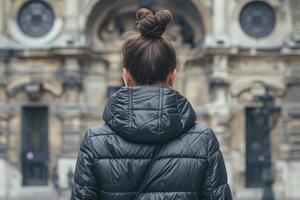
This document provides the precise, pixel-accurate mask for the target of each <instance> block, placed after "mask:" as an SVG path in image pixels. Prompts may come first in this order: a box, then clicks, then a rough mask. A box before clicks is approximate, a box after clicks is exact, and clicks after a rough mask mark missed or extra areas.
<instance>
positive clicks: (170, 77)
mask: <svg viewBox="0 0 300 200" xmlns="http://www.w3.org/2000/svg"><path fill="white" fill-rule="evenodd" d="M176 73H177V70H176V68H174V69H173V70H172V71H171V72H170V73H169V75H168V78H167V84H168V86H169V87H172V86H173V84H174V81H175V77H176Z"/></svg>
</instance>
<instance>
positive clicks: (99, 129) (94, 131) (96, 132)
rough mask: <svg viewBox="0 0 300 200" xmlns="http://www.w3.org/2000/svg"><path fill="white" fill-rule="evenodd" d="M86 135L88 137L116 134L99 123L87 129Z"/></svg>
mask: <svg viewBox="0 0 300 200" xmlns="http://www.w3.org/2000/svg"><path fill="white" fill-rule="evenodd" d="M87 134H89V137H97V136H107V135H116V133H115V132H114V131H113V130H112V129H111V128H110V127H109V126H107V125H106V124H105V123H100V124H98V125H96V126H93V127H90V128H88V130H87Z"/></svg>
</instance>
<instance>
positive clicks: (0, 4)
mask: <svg viewBox="0 0 300 200" xmlns="http://www.w3.org/2000/svg"><path fill="white" fill-rule="evenodd" d="M3 11H4V10H3V1H0V39H1V36H2V32H3V25H4V23H3Z"/></svg>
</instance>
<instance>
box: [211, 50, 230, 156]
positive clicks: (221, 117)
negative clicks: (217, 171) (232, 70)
mask: <svg viewBox="0 0 300 200" xmlns="http://www.w3.org/2000/svg"><path fill="white" fill-rule="evenodd" d="M227 59H228V58H227V57H226V56H224V55H216V56H215V57H214V62H213V72H212V75H211V77H210V91H211V96H212V97H213V102H212V103H211V104H210V105H209V108H208V110H209V113H210V115H211V116H212V119H213V126H214V130H215V132H216V134H217V136H218V138H219V140H220V144H221V146H222V148H223V151H226V150H227V148H228V137H229V133H228V128H229V122H230V118H231V111H230V105H229V102H228V88H229V84H230V82H229V75H228V60H227Z"/></svg>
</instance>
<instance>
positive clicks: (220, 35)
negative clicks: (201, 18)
mask: <svg viewBox="0 0 300 200" xmlns="http://www.w3.org/2000/svg"><path fill="white" fill-rule="evenodd" d="M227 3H228V2H227V0H214V5H213V13H214V17H213V22H214V25H213V27H214V37H215V39H216V41H217V42H218V43H221V42H222V43H224V42H226V41H225V40H226V39H227V35H226V17H227V16H226V10H227V9H226V7H227Z"/></svg>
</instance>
